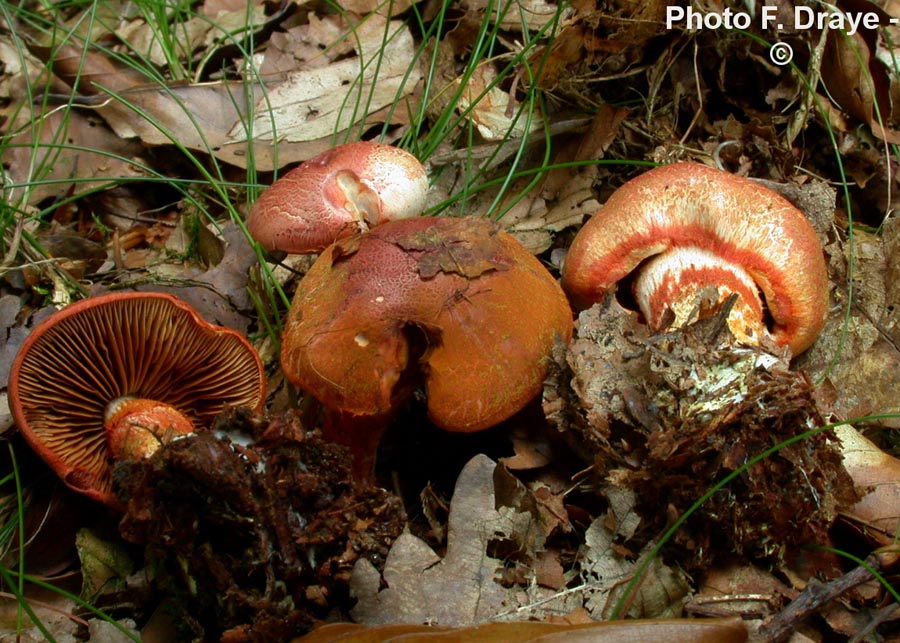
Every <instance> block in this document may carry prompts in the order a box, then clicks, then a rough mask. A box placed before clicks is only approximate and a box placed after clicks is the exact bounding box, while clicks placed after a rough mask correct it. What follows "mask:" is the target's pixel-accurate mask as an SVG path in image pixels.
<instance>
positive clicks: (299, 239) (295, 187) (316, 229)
mask: <svg viewBox="0 0 900 643" xmlns="http://www.w3.org/2000/svg"><path fill="white" fill-rule="evenodd" d="M427 192H428V176H427V175H426V173H425V168H424V167H422V164H421V163H419V161H418V159H416V157H414V156H413V155H412V154H409V153H408V152H405V151H403V150H401V149H400V148H398V147H394V146H392V145H385V144H382V143H373V142H370V141H358V142H356V143H347V144H345V145H339V146H337V147H335V148H333V149H330V150H328V151H327V152H324V153H323V154H320V155H319V156H316V157H315V158H312V159H310V160H308V161H306V162H305V163H302V164H301V165H300V166H298V167H296V168H294V169H293V170H291V171H290V172H288V173H287V174H285V175H284V176H282V177H281V178H279V179H278V180H277V181H275V183H273V184H272V185H271V187H269V189H267V190H265V191H264V192H263V193H262V194H261V195H260V197H259V199H258V200H257V201H256V203H255V204H254V205H253V207H252V208H251V210H250V216H249V217H248V218H247V228H248V230H249V231H250V235H251V236H252V237H253V238H254V239H256V240H257V241H259V242H260V243H261V244H262V245H263V247H264V248H266V249H267V250H281V251H284V252H289V253H295V254H304V253H312V252H320V251H321V250H323V249H325V248H327V247H328V246H329V245H331V244H332V243H333V242H334V241H335V240H336V239H340V238H343V237H346V236H348V235H350V234H353V233H354V232H360V231H364V230H366V229H368V227H369V226H374V225H378V224H381V223H384V222H386V221H391V220H395V219H406V218H409V217H413V216H418V215H420V214H421V213H422V210H423V209H424V208H425V197H426V195H427Z"/></svg>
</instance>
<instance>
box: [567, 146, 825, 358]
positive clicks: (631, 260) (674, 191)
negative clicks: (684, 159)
mask: <svg viewBox="0 0 900 643" xmlns="http://www.w3.org/2000/svg"><path fill="white" fill-rule="evenodd" d="M680 247H691V248H697V249H699V250H702V251H707V252H708V253H711V254H713V255H716V256H717V257H718V258H720V259H721V260H723V261H725V262H728V263H733V264H736V265H739V266H741V267H742V270H743V271H745V272H746V273H747V274H748V275H750V277H751V278H752V279H753V281H754V282H755V284H756V286H757V288H758V289H759V291H761V292H762V299H763V301H764V303H765V306H766V308H767V311H768V313H769V315H770V316H771V318H772V325H771V327H770V328H769V332H770V334H771V336H772V337H773V339H774V340H775V341H776V342H778V343H779V344H784V345H787V346H790V348H791V350H792V351H793V353H794V354H795V355H796V354H798V353H801V352H802V351H804V350H806V349H807V348H809V346H810V345H811V344H812V343H813V342H814V341H815V339H816V337H817V336H818V334H819V332H820V331H821V330H822V326H823V325H824V323H825V315H826V313H827V307H828V276H827V273H826V267H825V260H824V257H823V254H822V247H821V244H820V243H819V239H818V237H817V236H816V233H815V230H813V228H812V225H810V223H809V221H808V220H807V219H806V217H804V216H803V213H801V212H800V211H799V210H798V209H797V208H796V207H794V206H793V205H792V204H791V203H790V202H789V201H788V200H787V199H785V198H784V197H782V196H780V195H779V194H776V193H775V192H773V191H772V190H769V189H767V188H765V187H763V186H761V185H759V184H757V183H755V182H754V181H752V180H750V179H746V178H742V177H738V176H734V175H732V174H729V173H727V172H723V171H721V170H716V169H712V168H709V167H706V166H705V165H701V164H699V163H675V164H672V165H664V166H661V167H658V168H655V169H653V170H650V171H648V172H645V173H644V174H641V175H639V176H637V177H636V178H634V179H632V180H631V181H628V182H627V183H625V184H624V185H623V186H622V187H620V188H619V189H618V190H616V191H615V192H614V193H613V194H612V195H611V196H610V197H609V199H608V200H607V202H606V203H605V204H604V206H603V207H602V208H601V209H600V211H599V212H598V213H597V214H595V215H594V216H593V217H592V218H591V219H590V220H589V221H588V222H587V223H586V224H585V225H584V227H583V228H582V229H581V230H580V231H579V232H578V234H577V235H576V237H575V240H574V241H573V242H572V247H571V248H570V249H569V253H568V255H567V257H566V261H565V266H564V268H563V278H562V284H563V288H564V289H565V291H566V292H567V293H568V294H569V296H570V298H571V300H572V302H573V304H574V305H575V306H576V307H578V308H586V307H588V306H590V304H591V303H593V302H596V301H599V300H601V299H602V298H603V297H604V296H605V294H606V293H607V291H609V289H610V288H612V287H613V285H614V284H616V282H618V281H620V280H622V279H623V278H625V277H626V276H627V275H628V274H629V273H631V272H632V271H633V270H635V268H637V267H638V265H639V264H641V262H643V261H645V260H647V259H649V258H650V257H653V256H655V255H659V254H662V253H664V252H666V251H668V250H669V249H671V248H680Z"/></svg>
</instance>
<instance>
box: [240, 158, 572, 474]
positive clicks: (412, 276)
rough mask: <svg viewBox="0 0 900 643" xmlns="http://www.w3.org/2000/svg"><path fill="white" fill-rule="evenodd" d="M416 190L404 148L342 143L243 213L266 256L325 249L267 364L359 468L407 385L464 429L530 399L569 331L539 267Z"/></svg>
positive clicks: (444, 419)
mask: <svg viewBox="0 0 900 643" xmlns="http://www.w3.org/2000/svg"><path fill="white" fill-rule="evenodd" d="M427 187H428V184H427V177H426V173H425V170H424V168H423V167H422V165H421V164H420V163H419V162H418V160H416V159H415V157H413V156H412V155H410V154H408V153H406V152H403V151H401V150H399V149H398V148H395V147H391V146H388V145H382V144H377V143H370V142H358V143H350V144H347V145H343V146H340V147H338V148H336V149H334V150H331V151H329V152H327V153H325V154H324V155H322V156H320V157H317V158H315V159H312V160H310V161H307V162H306V163H304V164H302V165H300V166H299V167H298V168H296V169H294V170H292V171H291V172H289V173H288V174H286V175H285V176H284V177H282V178H280V179H279V180H278V181H276V182H275V183H274V184H273V185H272V186H271V187H270V188H269V189H268V190H267V191H265V192H264V193H263V194H262V196H261V197H260V199H259V200H258V201H257V202H256V204H255V205H254V207H253V209H252V211H251V213H250V216H249V218H248V221H247V226H248V229H249V230H250V232H251V234H252V235H254V237H255V238H256V239H257V240H258V241H259V242H260V243H261V244H262V245H263V246H264V247H266V248H267V249H269V250H280V251H285V252H289V253H308V252H316V251H319V250H322V249H323V247H324V248H325V249H324V252H322V254H321V255H320V256H319V257H318V258H317V260H316V262H315V263H314V264H313V266H312V268H311V269H310V270H309V272H308V273H307V274H306V275H305V276H304V278H303V279H302V281H301V282H300V284H299V286H298V288H297V291H296V293H295V295H294V299H293V303H292V306H291V310H290V313H289V315H288V318H287V322H286V327H285V330H284V336H283V341H282V352H281V364H282V369H283V371H284V374H285V376H286V377H287V378H288V379H289V380H290V381H291V382H293V383H294V384H296V385H297V386H298V387H300V388H301V389H303V390H304V391H307V392H308V393H310V394H311V395H313V396H314V397H315V398H316V399H318V400H319V401H320V402H321V403H322V405H323V406H324V407H325V408H326V409H328V410H329V416H328V418H327V419H326V423H325V426H324V428H323V432H324V433H325V435H326V437H329V438H331V439H335V440H337V441H340V442H343V443H345V444H347V445H349V446H350V448H351V449H352V450H353V451H354V452H355V456H356V458H357V462H358V469H359V470H360V471H361V472H362V474H363V475H368V473H369V472H370V471H371V465H372V462H373V458H374V451H375V447H376V446H377V442H378V440H379V437H380V434H381V432H382V431H383V429H384V428H385V426H386V424H387V422H388V421H389V420H390V418H391V417H392V416H393V415H394V414H395V412H396V411H397V410H398V409H399V408H400V407H401V406H402V404H403V403H404V402H405V401H406V400H407V399H408V398H409V397H410V396H411V395H412V393H413V392H414V391H415V390H416V389H424V391H425V394H426V397H427V408H428V415H429V417H430V419H431V421H432V422H433V423H434V424H435V425H437V426H438V427H440V428H443V429H445V430H448V431H459V432H470V431H478V430H481V429H484V428H487V427H490V426H493V425H495V424H497V423H499V422H501V421H503V420H505V419H507V418H509V417H511V416H512V415H514V414H515V413H516V412H518V411H519V410H521V409H522V408H523V407H524V406H525V405H526V404H527V403H528V402H529V401H530V400H532V399H534V398H535V397H536V396H537V395H538V394H539V393H540V391H541V387H542V384H543V379H544V377H545V375H546V372H547V368H548V366H549V356H550V351H551V349H552V347H553V345H554V342H555V341H557V339H560V340H562V341H568V340H569V339H570V338H571V333H572V314H571V309H570V308H569V305H568V301H567V300H566V297H565V295H564V293H563V291H562V289H561V288H560V286H559V284H558V283H557V281H556V280H555V279H554V278H553V276H552V275H551V274H550V273H549V272H548V271H547V269H546V268H545V267H544V266H543V264H542V263H541V262H540V261H539V260H538V259H537V258H535V257H534V256H533V255H532V254H531V253H529V252H528V251H527V250H526V249H525V248H524V246H522V245H521V244H520V243H519V242H518V241H517V240H516V239H515V238H514V237H512V236H511V235H509V234H507V233H506V232H504V231H503V230H502V229H500V227H499V226H498V225H497V224H495V223H493V222H491V221H488V220H486V219H477V218H434V217H422V216H416V215H419V214H420V213H421V211H422V210H423V209H424V203H425V197H426V192H427ZM319 222H322V223H323V224H324V225H323V228H322V229H317V225H318V223H319ZM370 228H371V229H370Z"/></svg>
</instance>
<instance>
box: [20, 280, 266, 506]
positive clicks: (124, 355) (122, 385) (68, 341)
mask: <svg viewBox="0 0 900 643" xmlns="http://www.w3.org/2000/svg"><path fill="white" fill-rule="evenodd" d="M265 384H266V381H265V371H264V370H263V366H262V362H261V361H260V359H259V356H258V355H257V354H256V351H255V350H253V347H252V346H250V344H249V343H248V342H247V341H246V340H245V339H244V338H243V337H242V336H241V335H240V334H239V333H237V332H235V331H233V330H230V329H227V328H222V327H219V326H214V325H212V324H209V323H207V322H206V321H204V320H203V319H201V318H200V316H199V315H198V314H197V312H196V311H195V310H193V309H192V308H191V307H190V306H188V305H187V304H185V303H184V302H182V301H180V300H178V299H176V298H175V297H173V296H171V295H166V294H160V293H139V292H127V293H115V294H108V295H102V296H100V297H94V298H91V299H85V300H83V301H80V302H78V303H75V304H72V305H70V306H67V307H66V308H64V309H63V310H61V311H59V312H57V313H55V314H53V315H51V316H50V317H49V318H47V319H46V320H45V321H44V322H43V323H41V324H40V325H39V326H38V327H36V328H35V329H34V330H32V331H31V334H30V335H29V336H28V338H27V339H26V340H25V343H24V344H23V345H22V348H21V349H20V350H19V353H18V355H16V359H15V361H14V362H13V367H12V371H11V373H10V377H9V399H10V407H11V410H12V412H13V417H14V418H15V420H16V424H17V425H18V427H19V430H20V431H21V432H22V435H23V436H24V437H25V439H26V440H27V441H28V442H29V444H30V445H31V447H32V448H33V449H34V450H35V451H36V452H37V453H38V454H39V455H40V456H41V457H42V458H43V459H44V461H46V462H47V463H48V464H49V465H50V467H51V468H52V469H53V470H54V471H56V473H57V474H58V475H59V476H60V477H61V478H62V479H63V481H65V483H66V484H67V485H69V486H70V487H72V488H73V489H75V490H76V491H80V492H82V493H84V494H86V495H88V496H90V497H92V498H94V499H96V500H99V501H101V502H105V503H107V504H115V499H114V498H113V495H112V489H111V477H110V464H109V456H110V447H109V445H108V443H107V436H106V431H105V428H104V424H105V419H106V414H107V411H108V407H109V406H110V405H111V404H114V403H116V402H117V401H118V400H121V399H122V398H128V397H133V398H145V399H148V400H155V401H157V402H162V403H164V404H167V405H170V406H171V407H174V408H175V409H178V410H179V411H181V412H182V413H184V415H185V416H187V418H188V419H189V420H190V421H192V422H193V423H194V424H198V425H200V424H204V423H207V422H209V421H210V420H211V419H212V418H213V417H215V416H216V415H217V414H218V413H220V412H221V411H222V410H224V409H226V408H228V407H235V406H249V407H252V408H254V409H260V408H262V405H263V403H264V401H265Z"/></svg>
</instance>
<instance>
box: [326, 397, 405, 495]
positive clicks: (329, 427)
mask: <svg viewBox="0 0 900 643" xmlns="http://www.w3.org/2000/svg"><path fill="white" fill-rule="evenodd" d="M395 415H396V414H395V413H389V414H387V415H353V414H351V413H345V412H342V411H340V410H329V411H327V413H326V415H325V421H324V422H323V423H322V437H323V438H324V439H325V440H328V441H330V442H336V443H337V444H341V445H343V446H345V447H347V448H348V449H349V451H350V454H351V456H352V457H353V469H352V474H353V477H354V479H355V480H357V481H359V482H371V481H373V480H374V478H375V461H376V456H377V453H378V445H379V444H380V443H381V438H382V436H383V435H384V432H385V431H386V430H387V427H388V425H389V424H390V422H391V420H392V419H393V418H394V416H395Z"/></svg>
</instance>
